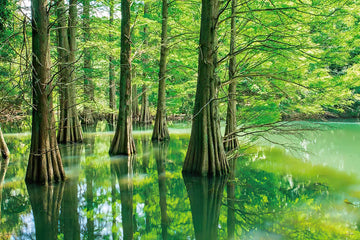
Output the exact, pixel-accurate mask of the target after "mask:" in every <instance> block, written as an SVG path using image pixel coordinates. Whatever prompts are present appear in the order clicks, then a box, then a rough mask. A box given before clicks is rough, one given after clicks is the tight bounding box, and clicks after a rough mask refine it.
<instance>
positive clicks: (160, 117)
mask: <svg viewBox="0 0 360 240" xmlns="http://www.w3.org/2000/svg"><path fill="white" fill-rule="evenodd" d="M167 21H168V1H167V0H163V1H162V29H161V51H160V71H159V91H158V101H157V110H156V117H155V124H154V130H153V134H152V140H155V141H163V140H166V139H170V136H169V130H168V128H167V124H166V97H165V88H166V63H167V56H168V52H169V49H168V46H167V41H168V39H167Z"/></svg>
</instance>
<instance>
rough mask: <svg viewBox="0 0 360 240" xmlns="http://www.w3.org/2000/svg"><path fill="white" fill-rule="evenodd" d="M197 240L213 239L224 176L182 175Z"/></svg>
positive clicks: (217, 222) (214, 237)
mask: <svg viewBox="0 0 360 240" xmlns="http://www.w3.org/2000/svg"><path fill="white" fill-rule="evenodd" d="M183 177H184V182H185V186H186V190H187V192H188V195H189V199H190V206H191V213H192V219H193V224H194V230H195V238H196V239H197V240H215V239H217V231H218V224H219V217H220V207H221V203H222V196H223V192H224V188H225V184H226V177H212V178H208V177H190V176H183Z"/></svg>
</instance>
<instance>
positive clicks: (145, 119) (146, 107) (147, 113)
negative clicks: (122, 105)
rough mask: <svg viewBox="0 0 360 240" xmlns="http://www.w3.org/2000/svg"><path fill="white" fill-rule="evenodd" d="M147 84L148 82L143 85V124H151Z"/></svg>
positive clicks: (141, 121)
mask: <svg viewBox="0 0 360 240" xmlns="http://www.w3.org/2000/svg"><path fill="white" fill-rule="evenodd" d="M147 90H148V88H147V86H146V83H144V84H143V86H142V97H141V113H140V123H141V124H144V125H146V124H150V111H149V100H148V97H147Z"/></svg>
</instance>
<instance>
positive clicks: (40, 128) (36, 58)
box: [25, 0, 65, 184]
mask: <svg viewBox="0 0 360 240" xmlns="http://www.w3.org/2000/svg"><path fill="white" fill-rule="evenodd" d="M31 15H32V51H33V57H32V65H33V69H32V87H33V109H32V130H31V147H30V157H29V162H28V167H27V172H26V178H25V181H26V182H27V183H39V184H48V183H49V182H53V181H55V182H59V181H63V180H64V179H65V172H64V168H63V165H62V162H61V156H60V152H59V147H58V144H57V141H56V132H55V117H54V111H53V101H52V90H53V87H52V84H51V83H52V81H51V79H50V52H49V48H50V46H49V29H50V28H49V11H48V1H47V0H32V1H31Z"/></svg>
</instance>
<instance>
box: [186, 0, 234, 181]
mask: <svg viewBox="0 0 360 240" xmlns="http://www.w3.org/2000/svg"><path fill="white" fill-rule="evenodd" d="M218 12H219V3H218V0H203V1H202V13H201V29H200V44H199V45H200V50H199V67H198V83H197V88H196V96H195V106H194V116H193V124H192V129H191V137H190V142H189V147H188V150H187V153H186V158H185V162H184V166H183V172H185V173H188V174H193V175H201V176H206V175H209V176H214V175H225V174H227V173H228V171H229V165H228V162H227V159H226V155H225V151H224V147H223V142H222V137H221V133H220V121H219V116H218V107H217V100H216V97H217V90H218V86H219V84H220V82H219V80H218V79H217V77H216V74H215V69H216V63H217V58H216V55H217V53H216V48H217V40H216V39H217V38H216V23H217V16H218Z"/></svg>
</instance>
